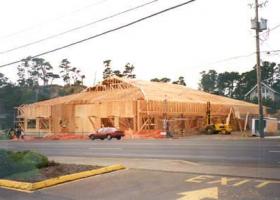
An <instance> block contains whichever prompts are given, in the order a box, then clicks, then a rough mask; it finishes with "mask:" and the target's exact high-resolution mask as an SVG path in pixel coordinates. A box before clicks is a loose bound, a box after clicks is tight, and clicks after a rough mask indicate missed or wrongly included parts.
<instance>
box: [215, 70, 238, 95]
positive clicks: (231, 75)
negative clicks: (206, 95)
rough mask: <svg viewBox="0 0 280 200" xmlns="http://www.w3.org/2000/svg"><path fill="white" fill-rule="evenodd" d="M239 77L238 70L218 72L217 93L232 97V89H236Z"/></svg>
mask: <svg viewBox="0 0 280 200" xmlns="http://www.w3.org/2000/svg"><path fill="white" fill-rule="evenodd" d="M239 78H240V76H239V73H238V72H224V73H220V74H218V78H217V89H218V93H219V94H221V95H224V96H228V97H231V98H232V97H233V96H234V91H235V89H236V86H237V83H238V81H239Z"/></svg>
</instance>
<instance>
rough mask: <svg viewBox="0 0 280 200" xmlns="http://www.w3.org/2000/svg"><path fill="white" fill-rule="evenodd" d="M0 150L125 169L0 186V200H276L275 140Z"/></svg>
mask: <svg viewBox="0 0 280 200" xmlns="http://www.w3.org/2000/svg"><path fill="white" fill-rule="evenodd" d="M0 148H6V149H11V150H36V151H39V152H41V153H44V154H46V155H48V156H51V157H53V158H57V159H58V160H59V161H62V162H64V161H65V162H66V161H68V162H70V163H72V162H76V163H81V164H82V163H84V164H90V163H91V162H93V163H95V162H97V161H98V162H100V163H104V165H108V164H111V162H112V163H113V162H116V161H125V162H126V164H127V165H128V166H131V169H128V170H123V171H117V172H114V173H110V174H104V175H100V176H95V177H91V178H87V179H82V180H80V181H74V182H71V183H66V184H62V185H58V186H55V187H50V188H47V189H43V190H39V191H36V192H34V193H31V194H28V193H22V192H18V191H13V190H7V189H3V188H2V189H1V188H0V200H2V199H3V200H6V199H9V200H10V199H11V200H13V199H15V200H16V199H22V200H32V199H40V200H55V199H61V200H74V199H85V200H87V199H105V200H107V199H122V200H123V199H124V200H126V199H163V200H164V199H181V200H183V199H202V198H198V196H199V197H201V195H202V197H205V198H206V199H207V197H208V199H220V200H223V199H224V200H235V199H246V200H250V199H252V200H253V199H254V200H255V199H258V200H259V199H263V200H279V199H280V198H279V197H280V190H279V187H280V179H279V180H278V178H276V177H279V176H276V175H278V174H279V173H280V140H266V139H265V140H259V139H253V140H219V139H204V138H203V137H197V138H196V137H195V138H188V139H171V140H169V139H164V140H123V141H117V140H111V141H107V140H104V141H24V142H22V141H0ZM127 158H130V159H127ZM181 160H185V161H181ZM135 166H138V168H137V169H136V167H135ZM218 167H219V168H218ZM141 168H142V170H140V169H141ZM148 168H149V170H143V169H148ZM194 169H195V170H194ZM211 170H212V171H213V172H214V173H211V172H210V171H211ZM217 170H218V171H217ZM252 170H255V171H253V173H251V172H252ZM194 171H195V173H194ZM220 171H221V173H220ZM232 172H234V174H232ZM261 172H262V173H263V172H264V174H265V175H266V174H267V175H268V174H269V179H261V178H255V177H265V176H263V175H261V174H262V173H261ZM249 173H251V174H252V175H253V176H250V177H253V178H249V177H248V176H247V175H248V174H249ZM218 174H220V175H221V176H219V175H218ZM274 175H275V176H274ZM197 195H198V196H197ZM195 196H196V197H197V198H194V197H195ZM211 197H212V198H211ZM213 197H214V198H213ZM216 197H217V198H216Z"/></svg>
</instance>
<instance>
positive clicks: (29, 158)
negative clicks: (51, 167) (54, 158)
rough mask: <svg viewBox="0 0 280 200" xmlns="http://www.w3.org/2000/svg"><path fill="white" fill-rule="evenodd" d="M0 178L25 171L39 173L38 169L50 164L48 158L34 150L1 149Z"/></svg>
mask: <svg viewBox="0 0 280 200" xmlns="http://www.w3.org/2000/svg"><path fill="white" fill-rule="evenodd" d="M0 163H1V164H0V178H7V177H11V176H14V175H15V174H22V173H25V172H28V173H31V172H32V173H34V175H36V174H38V169H40V168H43V167H46V166H48V163H49V161H48V158H47V157H46V156H44V155H42V154H39V153H36V152H33V151H22V152H20V151H19V152H15V151H8V150H3V149H0Z"/></svg>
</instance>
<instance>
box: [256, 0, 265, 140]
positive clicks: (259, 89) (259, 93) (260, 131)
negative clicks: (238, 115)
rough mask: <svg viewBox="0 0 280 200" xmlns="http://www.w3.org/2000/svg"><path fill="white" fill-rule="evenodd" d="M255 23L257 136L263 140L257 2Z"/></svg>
mask: <svg viewBox="0 0 280 200" xmlns="http://www.w3.org/2000/svg"><path fill="white" fill-rule="evenodd" d="M255 13H256V18H255V23H256V28H255V30H256V59H257V65H256V71H257V91H258V104H259V127H258V128H259V134H260V137H261V138H264V126H263V125H264V121H263V102H262V84H261V62H260V35H259V33H260V31H261V28H260V23H259V2H258V0H255Z"/></svg>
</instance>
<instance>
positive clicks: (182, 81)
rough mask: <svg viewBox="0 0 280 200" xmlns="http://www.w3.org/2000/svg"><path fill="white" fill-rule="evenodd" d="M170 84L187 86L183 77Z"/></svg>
mask: <svg viewBox="0 0 280 200" xmlns="http://www.w3.org/2000/svg"><path fill="white" fill-rule="evenodd" d="M172 83H173V84H177V85H183V86H186V85H187V84H186V82H185V78H184V77H183V76H180V77H179V78H178V80H177V81H173V82H172Z"/></svg>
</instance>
